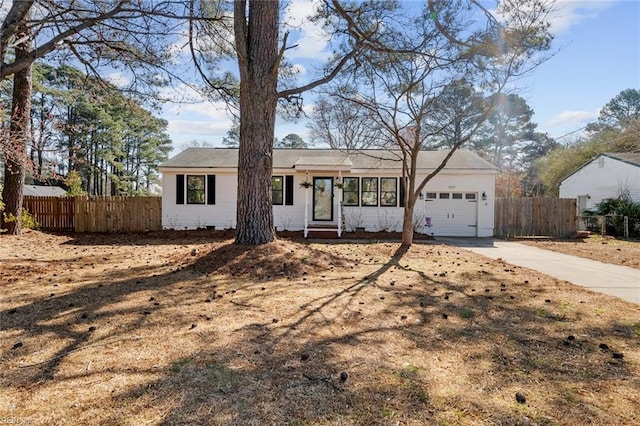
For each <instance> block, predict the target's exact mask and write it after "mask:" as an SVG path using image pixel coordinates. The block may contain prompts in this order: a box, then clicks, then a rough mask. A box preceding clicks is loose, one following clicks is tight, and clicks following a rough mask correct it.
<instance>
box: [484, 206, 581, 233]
mask: <svg viewBox="0 0 640 426" xmlns="http://www.w3.org/2000/svg"><path fill="white" fill-rule="evenodd" d="M577 229H578V224H577V210H576V200H575V199H573V198H496V203H495V235H496V236H497V237H531V236H545V237H554V238H565V237H568V236H569V235H571V234H573V233H574V232H576V230H577Z"/></svg>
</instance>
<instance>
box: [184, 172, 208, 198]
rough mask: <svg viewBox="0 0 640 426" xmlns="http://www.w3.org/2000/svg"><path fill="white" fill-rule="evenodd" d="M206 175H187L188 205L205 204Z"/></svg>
mask: <svg viewBox="0 0 640 426" xmlns="http://www.w3.org/2000/svg"><path fill="white" fill-rule="evenodd" d="M204 194H205V193H204V175H199V176H196V175H187V204H204Z"/></svg>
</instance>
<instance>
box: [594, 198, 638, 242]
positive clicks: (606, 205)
mask: <svg viewBox="0 0 640 426" xmlns="http://www.w3.org/2000/svg"><path fill="white" fill-rule="evenodd" d="M589 213H591V214H596V215H599V216H606V217H607V218H606V228H607V229H606V230H607V234H608V235H615V236H622V235H624V217H625V216H627V217H629V218H630V219H640V203H636V202H633V201H631V200H629V199H628V198H626V197H618V198H607V199H604V200H602V201H601V202H600V203H598V204H597V205H596V208H595V209H594V210H592V211H590V212H589ZM629 227H630V228H631V229H630V232H631V233H634V231H635V228H634V227H633V226H629Z"/></svg>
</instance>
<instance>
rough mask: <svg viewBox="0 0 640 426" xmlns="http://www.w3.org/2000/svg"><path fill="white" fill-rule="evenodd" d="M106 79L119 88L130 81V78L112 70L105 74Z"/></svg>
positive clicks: (125, 85)
mask: <svg viewBox="0 0 640 426" xmlns="http://www.w3.org/2000/svg"><path fill="white" fill-rule="evenodd" d="M106 80H107V81H108V82H109V83H111V84H113V85H114V86H116V87H120V88H123V87H127V86H128V85H129V83H131V80H130V79H129V78H128V77H126V76H125V75H124V74H123V73H121V72H113V73H111V74H109V75H107V77H106Z"/></svg>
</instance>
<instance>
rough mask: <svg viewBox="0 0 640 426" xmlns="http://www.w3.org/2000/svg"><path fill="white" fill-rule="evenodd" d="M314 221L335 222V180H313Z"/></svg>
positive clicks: (316, 178)
mask: <svg viewBox="0 0 640 426" xmlns="http://www.w3.org/2000/svg"><path fill="white" fill-rule="evenodd" d="M313 220H327V221H331V220H333V178H330V177H314V178H313Z"/></svg>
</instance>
